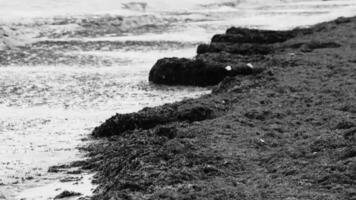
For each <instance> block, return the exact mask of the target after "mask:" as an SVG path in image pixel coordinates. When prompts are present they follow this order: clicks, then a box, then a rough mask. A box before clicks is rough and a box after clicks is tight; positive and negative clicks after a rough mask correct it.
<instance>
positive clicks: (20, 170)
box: [0, 0, 356, 199]
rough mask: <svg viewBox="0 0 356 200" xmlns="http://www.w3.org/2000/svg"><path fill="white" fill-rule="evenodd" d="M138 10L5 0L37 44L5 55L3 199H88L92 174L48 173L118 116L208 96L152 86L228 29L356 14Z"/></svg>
mask: <svg viewBox="0 0 356 200" xmlns="http://www.w3.org/2000/svg"><path fill="white" fill-rule="evenodd" d="M140 2H143V3H144V4H138V3H133V2H130V1H126V0H125V1H124V0H121V1H117V0H115V1H114V0H104V1H103V0H89V1H82V0H70V1H69V0H63V1H54V0H33V1H30V2H28V1H25V0H12V1H5V0H0V21H1V23H2V24H3V25H6V26H7V27H10V28H12V29H13V30H15V31H16V32H18V33H20V35H21V36H23V37H25V38H30V40H28V42H33V45H32V46H31V47H25V48H23V49H21V50H11V51H7V52H0V56H1V59H0V113H1V115H0V144H1V146H0V199H1V198H2V196H5V197H6V198H8V199H21V198H25V199H48V198H53V197H54V196H55V195H56V194H59V193H60V192H61V191H63V190H65V189H68V190H75V191H80V192H81V193H83V194H84V195H90V193H91V189H92V188H93V186H92V185H90V180H91V178H92V177H91V176H92V175H91V174H86V173H83V174H79V175H73V174H67V173H66V172H60V173H57V174H51V173H47V169H48V167H50V166H52V165H57V164H65V163H68V162H70V161H75V160H80V159H83V158H84V155H83V152H80V151H79V150H78V149H77V147H78V146H81V145H85V144H86V143H87V142H88V139H87V136H88V135H89V134H90V132H91V130H92V129H93V128H94V127H95V126H97V125H99V124H100V123H101V122H103V121H104V120H105V119H107V118H108V117H110V116H111V115H113V114H115V113H116V112H117V113H127V112H133V111H137V110H139V109H141V108H143V107H146V106H155V105H161V104H164V103H168V102H174V101H178V100H181V99H184V98H191V97H192V98H194V97H198V96H200V95H202V94H206V93H209V89H207V88H196V87H166V86H157V85H152V84H149V83H148V81H147V76H148V72H149V70H150V67H151V66H152V65H153V64H154V62H155V61H156V60H157V59H158V58H161V57H166V56H178V57H192V56H194V54H195V48H196V45H197V44H199V43H203V42H208V41H209V39H210V38H211V36H212V35H213V34H214V33H218V32H223V31H224V30H225V29H226V28H228V27H229V26H231V25H240V26H247V27H260V28H267V29H288V28H292V27H295V26H305V25H311V24H314V23H317V22H321V21H325V20H331V19H333V18H336V17H338V16H342V15H343V16H351V15H353V14H354V13H356V8H355V5H356V2H355V1H353V0H331V1H322V0H312V1H311V0H284V1H279V0H271V1H268V2H267V1H262V0H240V1H236V0H235V1H232V0H226V1H225V0H224V1H221V0H209V1H207V0H194V1H192V0H180V1H167V0H145V1H140ZM89 142H90V141H89ZM68 177H69V178H73V177H74V179H75V181H70V182H61V180H63V179H66V178H68Z"/></svg>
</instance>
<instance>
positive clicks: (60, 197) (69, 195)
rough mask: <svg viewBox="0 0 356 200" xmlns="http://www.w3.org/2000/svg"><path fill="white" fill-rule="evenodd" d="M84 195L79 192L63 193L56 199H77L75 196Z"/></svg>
mask: <svg viewBox="0 0 356 200" xmlns="http://www.w3.org/2000/svg"><path fill="white" fill-rule="evenodd" d="M81 195H82V194H81V193H79V192H70V191H67V190H66V191H63V192H62V193H60V194H59V195H57V196H55V197H54V199H64V198H68V197H75V196H81Z"/></svg>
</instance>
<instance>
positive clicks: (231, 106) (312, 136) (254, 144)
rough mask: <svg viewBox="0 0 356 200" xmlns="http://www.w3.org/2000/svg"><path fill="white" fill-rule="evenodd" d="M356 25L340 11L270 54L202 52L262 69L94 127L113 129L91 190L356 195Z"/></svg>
mask: <svg viewBox="0 0 356 200" xmlns="http://www.w3.org/2000/svg"><path fill="white" fill-rule="evenodd" d="M355 29H356V18H355V17H352V18H339V19H337V20H334V21H331V22H326V23H321V24H318V25H315V26H313V27H311V28H308V30H309V31H310V33H308V34H299V35H297V36H295V37H291V38H288V39H287V40H285V41H277V42H275V41H274V42H271V43H270V44H268V47H269V48H272V50H273V51H271V52H268V53H267V54H265V55H261V54H260V52H261V51H258V52H259V53H258V54H257V53H256V52H252V53H251V52H250V53H249V55H243V54H242V53H241V52H244V51H232V52H231V51H230V53H226V52H223V51H225V50H226V49H227V48H229V50H231V48H230V47H228V46H222V47H219V48H220V49H219V48H214V49H213V50H214V51H213V53H211V52H210V53H208V54H206V55H203V60H204V59H206V60H208V61H207V62H214V63H217V66H219V67H220V68H221V67H222V66H226V64H229V65H234V66H235V65H236V66H239V64H241V63H245V64H247V63H252V64H253V66H258V67H261V68H263V69H264V70H262V71H261V72H259V73H256V74H251V73H249V74H237V76H235V75H236V74H233V75H232V76H229V75H227V76H229V77H227V78H225V79H223V81H222V82H220V83H219V84H218V85H217V86H216V87H215V88H214V90H213V93H212V94H209V95H205V96H203V97H201V98H198V99H190V100H185V101H182V102H177V103H173V104H165V105H163V106H158V107H154V108H145V109H143V110H141V111H139V112H137V113H131V114H124V115H120V114H118V115H116V116H114V117H112V118H111V119H109V120H107V121H106V122H105V123H104V124H103V125H101V126H100V127H98V128H97V129H96V130H95V131H94V135H95V136H96V137H107V136H111V137H109V138H108V139H105V140H99V141H97V142H96V143H95V144H92V145H89V146H88V147H86V148H85V150H86V151H87V152H88V156H90V159H88V160H87V161H85V162H82V163H81V166H82V168H83V169H87V170H92V171H94V172H97V175H96V180H95V183H97V184H99V185H100V186H99V187H98V188H97V190H96V195H95V196H94V197H92V199H251V200H252V199H283V200H287V199H288V200H297V199H313V200H314V199H315V200H316V199H330V200H332V199H335V200H336V199H345V200H346V199H350V200H351V199H354V198H356V190H355V188H354V187H353V186H354V185H355V184H356V182H355V180H356V158H355V155H356V154H355V152H356V150H355V145H356V144H355V143H356V138H355V137H356V132H355V131H356V123H355V119H356V105H355V103H354V102H356V99H355V97H356V91H355V89H353V86H355V85H356V74H355V67H356V66H355V65H356V64H355V63H356V60H355V58H354V57H355V56H356V55H355V53H353V51H354V50H355V48H356V31H355ZM223 40H224V39H223ZM224 42H225V43H229V44H234V43H236V40H234V41H224ZM237 43H238V42H237ZM249 43H253V42H249ZM216 49H217V50H216ZM208 50H209V48H208ZM216 51H217V52H216ZM228 52H229V51H228ZM263 52H264V51H263ZM204 56H205V57H204ZM193 66H194V65H193ZM183 68H184V64H183ZM113 135H114V136H113Z"/></svg>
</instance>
